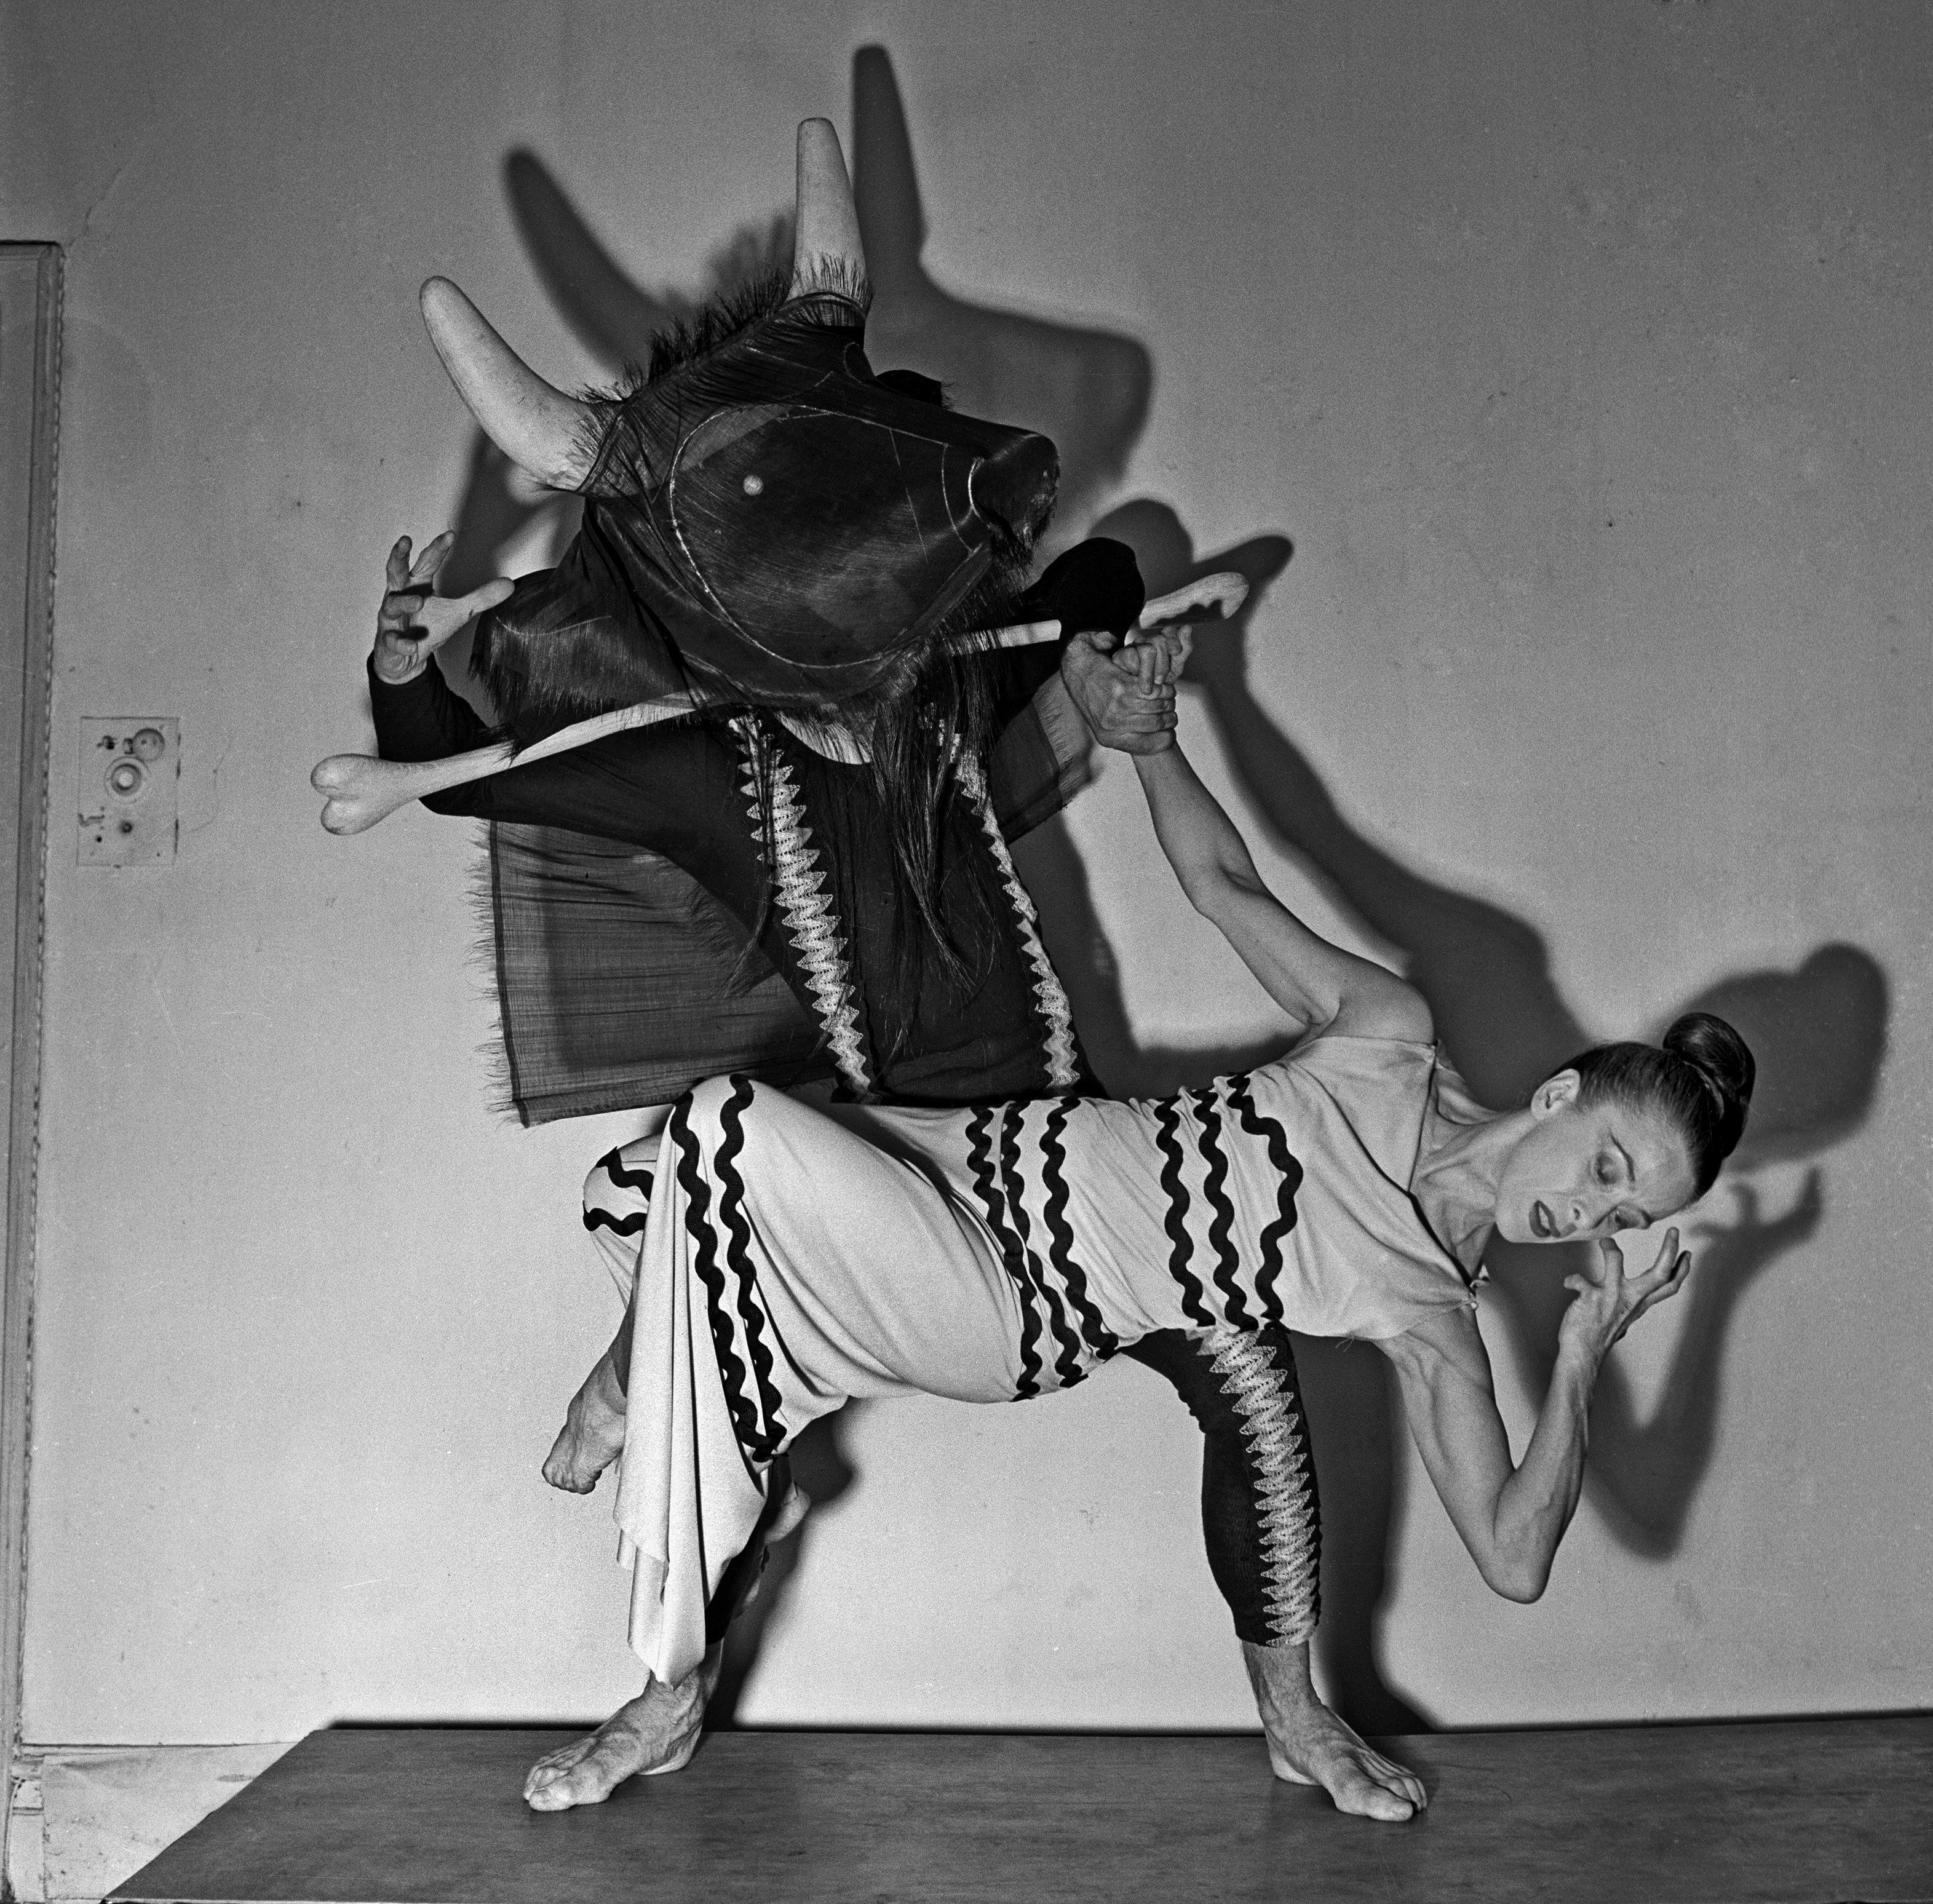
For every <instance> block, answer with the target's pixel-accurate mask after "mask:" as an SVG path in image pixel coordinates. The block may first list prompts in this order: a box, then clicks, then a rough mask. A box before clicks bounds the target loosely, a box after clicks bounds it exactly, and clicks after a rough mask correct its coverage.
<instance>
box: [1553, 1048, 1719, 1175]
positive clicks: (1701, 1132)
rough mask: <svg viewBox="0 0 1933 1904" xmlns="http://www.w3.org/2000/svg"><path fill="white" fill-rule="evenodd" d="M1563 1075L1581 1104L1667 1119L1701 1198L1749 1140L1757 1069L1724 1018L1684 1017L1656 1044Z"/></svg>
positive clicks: (1589, 1056)
mask: <svg viewBox="0 0 1933 1904" xmlns="http://www.w3.org/2000/svg"><path fill="white" fill-rule="evenodd" d="M1558 1069H1559V1070H1562V1071H1574V1072H1577V1076H1578V1078H1579V1080H1580V1090H1579V1091H1578V1093H1577V1102H1579V1103H1580V1105H1588V1104H1598V1103H1601V1102H1604V1099H1607V1098H1609V1099H1613V1100H1614V1101H1616V1102H1618V1103H1620V1104H1625V1105H1629V1106H1631V1108H1633V1109H1634V1110H1640V1111H1651V1112H1652V1113H1653V1114H1655V1115H1656V1116H1658V1117H1663V1118H1664V1119H1665V1120H1667V1122H1668V1123H1670V1124H1671V1125H1672V1126H1673V1128H1674V1129H1676V1131H1677V1132H1678V1133H1679V1135H1680V1136H1682V1138H1684V1140H1685V1149H1686V1150H1687V1151H1689V1152H1690V1153H1691V1173H1692V1176H1693V1178H1694V1180H1695V1181H1696V1183H1697V1189H1696V1190H1694V1191H1693V1192H1692V1195H1693V1196H1703V1195H1704V1194H1705V1193H1706V1191H1707V1190H1709V1189H1710V1188H1711V1187H1712V1184H1713V1183H1714V1182H1715V1181H1716V1180H1717V1178H1718V1166H1719V1165H1721V1163H1724V1160H1726V1158H1727V1157H1730V1155H1731V1154H1732V1153H1733V1151H1735V1150H1736V1149H1737V1148H1738V1142H1739V1138H1740V1137H1741V1136H1742V1135H1744V1132H1745V1111H1746V1108H1747V1107H1748V1105H1750V1104H1751V1094H1752V1079H1753V1078H1754V1076H1755V1075H1757V1069H1758V1067H1757V1066H1756V1065H1755V1064H1754V1063H1753V1062H1752V1054H1751V1048H1749V1047H1748V1045H1746V1043H1745V1040H1744V1039H1742V1038H1741V1037H1740V1036H1739V1034H1738V1033H1736V1031H1734V1030H1733V1029H1732V1027H1730V1025H1728V1024H1727V1023H1726V1022H1725V1021H1724V1019H1723V1018H1714V1017H1713V1016H1712V1014H1711V1013H1710V1012H1686V1013H1685V1015H1684V1016H1683V1017H1682V1018H1680V1019H1679V1020H1678V1021H1677V1022H1676V1024H1673V1026H1672V1027H1671V1029H1670V1030H1669V1031H1667V1033H1665V1034H1664V1045H1663V1046H1662V1048H1661V1047H1660V1046H1658V1045H1631V1044H1622V1045H1595V1046H1594V1047H1593V1048H1592V1049H1591V1050H1589V1051H1584V1052H1582V1053H1580V1054H1579V1055H1578V1056H1577V1057H1574V1058H1573V1059H1571V1061H1570V1063H1568V1064H1565V1065H1560V1066H1559V1067H1558Z"/></svg>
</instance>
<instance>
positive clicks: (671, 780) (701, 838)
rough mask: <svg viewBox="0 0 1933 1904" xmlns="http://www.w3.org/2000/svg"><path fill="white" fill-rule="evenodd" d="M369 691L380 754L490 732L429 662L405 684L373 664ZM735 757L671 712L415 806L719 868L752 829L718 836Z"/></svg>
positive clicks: (728, 815)
mask: <svg viewBox="0 0 1933 1904" xmlns="http://www.w3.org/2000/svg"><path fill="white" fill-rule="evenodd" d="M369 700H370V706H371V711H372V712H373V713H374V716H375V720H376V737H377V745H378V747H380V750H381V752H382V755H383V759H386V760H440V759H444V758H445V757H446V756H448V755H450V754H452V753H467V752H469V751H470V750H472V749H473V748H475V747H487V746H489V744H491V743H492V741H493V740H494V739H495V738H496V736H495V735H492V732H491V731H490V729H489V728H487V727H486V726H485V725H484V724H483V723H482V721H481V720H479V719H478V718H477V717H476V714H475V713H474V712H473V711H472V710H471V708H470V706H469V704H468V703H467V702H465V701H464V700H463V699H462V698H461V696H458V695H457V694H456V693H453V692H452V690H451V688H450V687H449V683H448V682H446V681H444V679H443V676H442V675H441V673H440V672H439V671H438V670H437V669H436V668H435V667H434V666H431V667H428V668H425V669H424V670H423V672H422V673H421V674H419V675H417V676H416V678H415V679H414V680H413V681H405V682H404V683H403V684H402V685H401V687H392V686H391V685H389V684H387V683H386V682H383V681H378V680H377V678H376V677H375V675H374V674H373V673H372V674H371V675H370V678H369ZM738 766H739V763H738V753H737V750H736V749H735V748H734V747H732V745H731V744H729V741H726V740H725V739H724V738H723V737H722V736H721V735H720V733H719V732H718V731H717V729H714V728H711V727H705V726H695V725H693V724H692V723H690V722H675V723H674V722H669V721H667V722H665V723H662V724H660V725H659V726H654V727H644V728H637V729H633V731H631V732H629V733H624V734H612V735H607V736H606V738H604V739H603V740H601V741H592V742H591V744H589V745H588V747H576V748H573V749H572V750H570V752H569V753H558V754H552V755H551V756H549V758H547V759H543V760H535V761H532V762H531V763H530V765H529V766H522V767H517V766H512V767H506V768H505V769H503V770H502V771H501V772H498V773H495V774H488V775H485V776H484V777H483V778H482V779H480V780H473V781H467V782H466V783H465V784H464V785H463V786H461V787H450V788H449V789H448V790H446V791H445V792H443V793H432V794H430V795H428V796H426V797H425V799H424V801H423V802H422V804H423V805H425V806H426V807H427V808H429V810H430V811H431V812H432V813H439V814H462V815H467V816H468V817H470V818H472V819H476V820H501V821H504V822H507V823H509V824H511V825H513V826H566V827H569V828H570V829H571V830H572V831H573V832H579V833H591V834H594V835H597V838H600V839H603V840H615V841H620V842H621V843H622V844H625V845H627V846H635V847H646V848H648V850H650V851H651V852H653V853H662V854H663V856H665V857H666V859H671V860H673V861H675V862H677V864H678V865H681V866H683V867H684V868H685V869H686V870H687V871H693V872H696V871H697V870H698V869H699V868H706V869H707V870H708V871H709V870H718V871H722V870H723V869H722V868H717V869H714V868H711V865H710V862H712V861H714V860H716V859H717V858H718V857H719V855H720V851H721V850H723V852H724V855H725V857H726V858H727V859H732V858H735V857H738V855H736V854H734V853H732V852H731V851H730V850H729V847H730V846H733V845H736V844H738V840H739V838H740V836H741V835H742V836H744V838H747V839H749V838H750V835H749V833H748V832H747V829H744V828H743V827H739V828H736V829H731V828H726V829H724V830H725V832H726V833H727V834H729V842H728V841H727V840H726V839H725V838H721V837H720V833H721V826H722V825H723V823H725V822H726V821H727V820H731V819H735V818H736V817H738V809H739V806H740V805H741V804H742V803H741V802H737V801H735V799H734V793H735V778H736V776H737V774H738ZM708 883H709V882H708ZM728 903H729V902H728Z"/></svg>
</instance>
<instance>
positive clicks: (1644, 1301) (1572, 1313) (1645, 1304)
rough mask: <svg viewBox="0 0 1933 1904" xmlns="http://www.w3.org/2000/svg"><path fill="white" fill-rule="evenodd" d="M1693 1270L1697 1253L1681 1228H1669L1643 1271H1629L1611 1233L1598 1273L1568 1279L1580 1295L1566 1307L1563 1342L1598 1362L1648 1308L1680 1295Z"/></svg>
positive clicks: (1599, 1258) (1560, 1338)
mask: <svg viewBox="0 0 1933 1904" xmlns="http://www.w3.org/2000/svg"><path fill="white" fill-rule="evenodd" d="M1690 1273H1691V1255H1690V1253H1688V1251H1683V1250H1680V1249H1679V1247H1678V1232H1677V1231H1676V1229H1668V1230H1667V1231H1666V1232H1664V1245H1663V1247H1661V1249H1660V1250H1659V1251H1658V1259H1657V1261H1656V1262H1654V1263H1653V1264H1652V1266H1651V1267H1650V1268H1649V1269H1648V1270H1646V1271H1645V1272H1644V1273H1643V1275H1641V1276H1627V1275H1626V1274H1625V1259H1624V1253H1623V1251H1622V1250H1620V1249H1619V1247H1618V1246H1617V1244H1616V1243H1615V1242H1614V1241H1613V1240H1612V1239H1611V1238H1609V1237H1605V1238H1603V1239H1602V1240H1601V1241H1600V1242H1599V1243H1598V1246H1597V1268H1596V1273H1595V1274H1592V1273H1591V1272H1590V1271H1585V1272H1583V1273H1582V1274H1579V1275H1576V1276H1567V1277H1565V1279H1564V1286H1565V1288H1566V1289H1569V1290H1571V1291H1572V1292H1574V1295H1575V1297H1576V1300H1575V1301H1574V1302H1573V1303H1572V1304H1571V1306H1570V1307H1569V1308H1568V1309H1567V1310H1565V1312H1564V1320H1563V1322H1562V1324H1561V1325H1559V1328H1558V1331H1557V1341H1558V1346H1559V1349H1564V1348H1567V1347H1568V1348H1571V1349H1579V1350H1582V1351H1583V1352H1586V1353H1588V1354H1589V1355H1590V1356H1591V1357H1592V1362H1593V1365H1594V1366H1595V1364H1596V1363H1597V1362H1598V1361H1601V1360H1602V1359H1603V1358H1604V1355H1605V1353H1606V1352H1607V1350H1609V1349H1610V1346H1611V1345H1612V1344H1613V1343H1615V1342H1616V1341H1617V1340H1619V1337H1622V1335H1623V1334H1624V1332H1625V1330H1627V1329H1628V1328H1630V1327H1631V1325H1632V1323H1634V1322H1636V1321H1637V1319H1638V1318H1639V1317H1640V1316H1642V1315H1643V1313H1645V1311H1646V1310H1647V1309H1650V1308H1652V1307H1654V1306H1655V1305H1656V1304H1658V1303H1661V1302H1667V1301H1670V1298H1672V1297H1673V1296H1675V1295H1676V1294H1677V1293H1678V1292H1679V1290H1680V1289H1682V1288H1683V1287H1684V1286H1685V1277H1687V1276H1688V1274H1690Z"/></svg>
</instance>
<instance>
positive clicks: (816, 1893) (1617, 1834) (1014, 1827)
mask: <svg viewBox="0 0 1933 1904" xmlns="http://www.w3.org/2000/svg"><path fill="white" fill-rule="evenodd" d="M569 1736H570V1734H564V1733H554V1732H535V1731H508V1730H492V1729H483V1730H470V1729H455V1728H451V1729H436V1730H423V1731H410V1730H390V1729H367V1730H364V1729H342V1730H337V1731H326V1732H317V1733H314V1734H311V1736H310V1737H308V1738H307V1739H305V1740H303V1741H302V1743H300V1744H299V1745H298V1746H296V1747H295V1748H294V1749H293V1750H292V1751H291V1752H289V1753H288V1754H287V1755H286V1756H284V1758H281V1760H280V1761H278V1762H277V1763H276V1764H275V1765H273V1766H272V1767H270V1768H269V1770H268V1771H266V1773H263V1776H261V1777H260V1779H257V1781H256V1782H254V1784H253V1785H250V1786H249V1787H248V1788H247V1789H246V1790H245V1791H242V1793H240V1794H239V1795H238V1796H237V1797H235V1798H234V1799H233V1800H230V1803H227V1805H225V1806H223V1807H222V1809H221V1810H220V1811H218V1812H215V1814H214V1815H212V1817H210V1818H207V1819H206V1820H205V1821H203V1823H202V1824H200V1825H198V1826H197V1827H195V1829H194V1830H192V1831H191V1832H189V1833H188V1834H187V1835H186V1836H185V1837H183V1838H182V1839H179V1841H178V1842H176V1844H174V1845H172V1846H170V1848H169V1849H168V1850H167V1851H164V1852H163V1853H162V1854H161V1856H160V1857H158V1858H157V1859H155V1860H154V1862H153V1863H151V1864H149V1866H146V1869H143V1870H142V1871H140V1872H137V1874H136V1875H134V1877H132V1878H130V1879H128V1881H127V1882H126V1883H125V1884H122V1886H121V1887H119V1889H117V1890H114V1891H113V1892H112V1893H110V1898H111V1899H112V1900H113V1904H190V1900H192V1904H584V1900H586V1899H600V1900H604V1899H646V1900H684V1899H690V1900H693V1904H696V1900H701V1899H702V1900H704V1904H728V1901H729V1900H738V1899H746V1900H752V1899H756V1900H759V1904H768V1900H774V1899H783V1900H786V1904H813V1901H814V1900H817V1899H839V1900H840V1904H849V1900H855V1899H861V1900H867V1904H886V1901H887V1900H892V1899H948V1900H956V1899H957V1900H959V1904H979V1901H980V1900H983V1899H985V1900H989V1901H990V1904H991V1900H999V1904H1012V1900H1016V1899H1031V1898H1051V1899H1057V1900H1058V1899H1110V1900H1128V1899H1143V1898H1145V1899H1161V1900H1163V1904H1171V1901H1172V1900H1177V1899H1214V1900H1216V1904H1237V1900H1246V1899H1263V1898H1268V1899H1278V1898H1283V1899H1285V1898H1292V1899H1298V1900H1302V1899H1308V1900H1315V1899H1320V1900H1322V1901H1323V1904H1349V1900H1354V1899H1375V1900H1377V1904H1392V1901H1393V1900H1401V1899H1429V1900H1430V1904H1451V1900H1455V1899H1472V1900H1478V1899H1481V1900H1482V1904H1517V1900H1520V1899H1523V1900H1529V1899H1536V1900H1538V1904H1547V1900H1550V1899H1565V1900H1574V1904H1730V1901H1731V1900H1739V1904H1745V1900H1750V1901H1751V1904H1844V1900H1854V1899H1856V1900H1859V1904H1904V1900H1914V1901H1915V1904H1919V1901H1921V1900H1927V1899H1933V1803H1929V1797H1928V1794H1929V1793H1933V1716H1906V1717H1892V1718H1884V1719H1830V1720H1814V1721H1805V1722H1791V1723H1785V1722H1760V1723H1754V1724H1747V1725H1684V1726H1649V1727H1647V1726H1632V1727H1616V1728H1595V1729H1583V1730H1577V1731H1552V1732H1469V1733H1440V1734H1431V1735H1429V1736H1427V1737H1418V1738H1412V1739H1404V1740H1394V1741H1389V1742H1387V1744H1386V1749H1388V1750H1390V1752H1392V1754H1393V1755H1394V1756H1396V1757H1398V1758H1402V1759H1404V1760H1405V1761H1408V1763H1409V1764H1411V1765H1413V1766H1414V1767H1416V1768H1417V1770H1419V1771H1420V1773H1422V1775H1423V1779H1424V1781H1425V1782H1426V1785H1427V1786H1428V1788H1429V1794H1430V1806H1429V1811H1428V1812H1427V1813H1426V1815H1424V1816H1423V1817H1422V1818H1419V1819H1417V1820H1415V1821H1413V1822H1411V1824H1406V1825H1396V1826H1387V1825H1383V1826H1378V1825H1372V1824H1366V1823H1364V1822H1363V1821H1360V1820H1357V1819H1354V1818H1343V1817H1341V1816H1339V1815H1337V1813H1336V1812H1335V1811H1334V1810H1333V1809H1332V1808H1331V1807H1330V1805H1329V1803H1328V1801H1327V1798H1326V1797H1324V1796H1323V1795H1322V1794H1320V1793H1318V1792H1315V1791H1308V1790H1305V1789H1302V1788H1297V1787H1293V1786H1289V1785H1283V1784H1282V1783H1280V1782H1279V1781H1277V1780H1276V1779H1272V1778H1270V1776H1269V1775H1268V1772H1267V1763H1266V1761H1265V1760H1264V1757H1263V1754H1262V1749H1261V1742H1260V1740H1259V1739H1258V1738H1255V1737H1111V1736H1066V1735H1056V1736H1000V1735H987V1734H892V1733H839V1732H726V1733H720V1734H715V1735H714V1736H712V1737H710V1738H709V1739H708V1740H707V1741H706V1743H705V1746H704V1748H703V1749H702V1751H701V1752H699V1755H698V1757H697V1758H696V1760H695V1761H693V1764H691V1766H690V1767H689V1768H688V1769H687V1770H685V1771H684V1772H683V1773H679V1774H678V1776H675V1777H671V1778H663V1779H636V1780H633V1782H631V1783H630V1784H629V1785H626V1786H624V1787H621V1788H620V1789H619V1790H618V1792H617V1794H615V1796H614V1797H612V1800H611V1801H610V1802H609V1803H608V1804H606V1805H603V1806H597V1807H594V1808H591V1809H586V1810H584V1811H579V1812H564V1813H560V1814H556V1815H546V1816H540V1815H537V1814H535V1813H534V1812H531V1811H529V1810H528V1809H526V1807H525V1806H524V1804H523V1803H522V1800H521V1799H520V1798H519V1795H518V1794H519V1786H520V1785H521V1783H522V1776H523V1773H524V1770H525V1767H526V1766H528V1764H530V1762H531V1761H532V1760H533V1759H534V1758H537V1757H538V1756H539V1755H540V1754H541V1753H543V1752H546V1751H548V1750H549V1749H552V1747H553V1746H556V1745H558V1744H559V1743H562V1742H563V1741H564V1740H565V1739H566V1738H567V1737H569Z"/></svg>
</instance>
